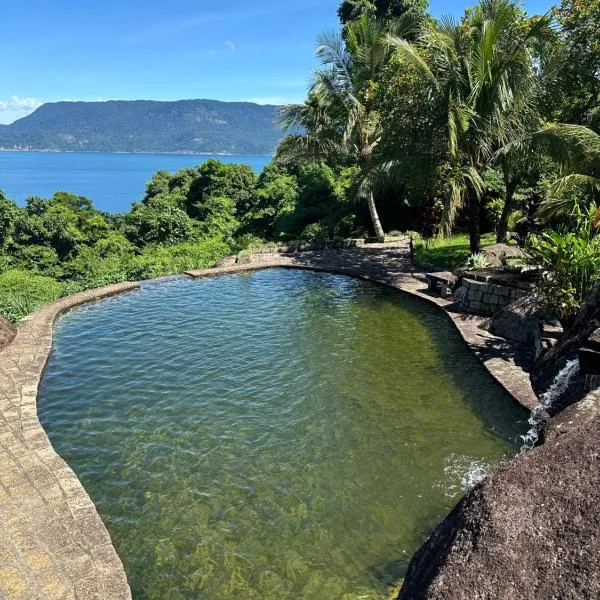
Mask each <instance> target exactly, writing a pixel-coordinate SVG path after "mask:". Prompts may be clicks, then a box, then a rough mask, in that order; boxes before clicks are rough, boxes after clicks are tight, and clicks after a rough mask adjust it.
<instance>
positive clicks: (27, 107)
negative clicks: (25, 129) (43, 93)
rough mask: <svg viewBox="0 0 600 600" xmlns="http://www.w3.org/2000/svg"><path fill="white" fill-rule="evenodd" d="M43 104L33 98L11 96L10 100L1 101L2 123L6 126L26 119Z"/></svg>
mask: <svg viewBox="0 0 600 600" xmlns="http://www.w3.org/2000/svg"><path fill="white" fill-rule="evenodd" d="M42 104H44V103H43V102H42V101H41V100H38V99H37V98H31V97H29V98H19V96H11V97H10V98H9V99H8V100H0V123H2V124H3V125H6V124H8V123H12V122H13V121H16V120H17V119H21V118H22V117H26V116H27V115H28V114H30V113H32V112H33V111H34V110H35V109H36V108H39V107H40V106H41V105H42Z"/></svg>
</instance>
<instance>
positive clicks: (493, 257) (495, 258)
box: [481, 244, 525, 267]
mask: <svg viewBox="0 0 600 600" xmlns="http://www.w3.org/2000/svg"><path fill="white" fill-rule="evenodd" d="M481 252H483V254H485V258H486V260H487V263H488V266H490V267H502V266H504V262H505V261H506V259H507V258H508V259H511V258H512V259H515V258H520V259H524V258H525V254H524V253H523V250H521V248H519V247H518V246H509V245H508V244H493V245H492V246H486V247H485V248H482V250H481Z"/></svg>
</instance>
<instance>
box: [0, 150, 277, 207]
mask: <svg viewBox="0 0 600 600" xmlns="http://www.w3.org/2000/svg"><path fill="white" fill-rule="evenodd" d="M209 158H216V159H218V160H221V161H223V162H226V163H247V164H249V165H250V166H251V167H252V168H253V169H254V170H255V171H256V172H257V173H258V172H260V171H261V170H262V168H263V167H264V166H265V165H266V164H267V163H268V162H269V161H270V160H271V157H270V156H221V155H219V156H211V155H191V154H116V153H101V152H0V190H2V191H3V192H4V194H5V195H6V196H7V197H8V198H10V199H11V200H16V201H17V202H18V203H19V204H22V203H23V201H24V200H25V198H27V197H28V196H41V197H43V198H48V197H50V196H52V194H54V192H57V191H66V192H71V193H73V194H77V195H79V196H86V197H87V198H89V199H90V200H92V201H93V203H94V206H95V207H96V208H98V209H99V210H103V211H106V212H112V213H118V212H126V211H128V210H129V209H130V207H131V204H132V203H133V202H138V201H140V200H141V199H142V198H143V196H144V191H145V189H146V182H147V181H148V180H149V179H150V178H151V177H152V175H153V174H154V173H156V171H159V170H160V169H166V170H167V171H171V172H175V171H177V170H178V169H182V168H184V167H194V166H196V165H198V164H200V163H203V162H204V161H205V160H208V159H209Z"/></svg>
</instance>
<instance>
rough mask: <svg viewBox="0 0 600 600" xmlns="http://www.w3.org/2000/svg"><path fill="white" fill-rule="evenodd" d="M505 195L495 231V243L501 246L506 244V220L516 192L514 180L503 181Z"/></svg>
mask: <svg viewBox="0 0 600 600" xmlns="http://www.w3.org/2000/svg"><path fill="white" fill-rule="evenodd" d="M505 187H506V194H505V196H504V208H503V209H502V216H501V217H500V222H499V223H498V230H497V231H496V242H498V244H503V243H504V242H506V238H507V235H508V219H509V217H510V213H511V212H512V210H513V203H514V198H515V192H516V191H517V182H516V181H515V180H514V179H509V180H508V181H507V180H505Z"/></svg>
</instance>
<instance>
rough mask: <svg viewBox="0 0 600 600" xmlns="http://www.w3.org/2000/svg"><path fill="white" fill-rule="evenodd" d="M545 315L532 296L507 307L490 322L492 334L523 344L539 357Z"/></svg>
mask: <svg viewBox="0 0 600 600" xmlns="http://www.w3.org/2000/svg"><path fill="white" fill-rule="evenodd" d="M542 319H543V315H542V312H541V310H540V307H539V305H538V303H537V302H536V300H535V298H534V297H533V296H531V295H529V296H524V297H523V298H519V299H518V300H517V301H516V302H513V303H512V304H509V305H508V306H505V307H504V308H503V309H502V310H500V312H498V313H496V314H495V315H494V316H493V317H492V319H491V321H490V333H493V334H494V335H497V336H498V337H503V338H505V339H507V340H510V341H512V342H516V343H517V344H523V345H525V346H527V347H529V348H531V349H533V351H534V355H535V356H538V355H539V354H540V353H541V351H542V333H543V323H542Z"/></svg>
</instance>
